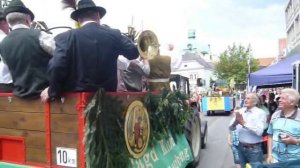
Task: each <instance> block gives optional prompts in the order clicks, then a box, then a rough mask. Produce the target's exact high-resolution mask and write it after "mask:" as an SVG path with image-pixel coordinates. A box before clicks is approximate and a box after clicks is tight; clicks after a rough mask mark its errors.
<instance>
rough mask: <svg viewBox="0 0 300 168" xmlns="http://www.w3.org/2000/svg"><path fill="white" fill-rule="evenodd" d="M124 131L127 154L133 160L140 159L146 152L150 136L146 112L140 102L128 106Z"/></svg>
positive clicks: (136, 101)
mask: <svg viewBox="0 0 300 168" xmlns="http://www.w3.org/2000/svg"><path fill="white" fill-rule="evenodd" d="M124 130H125V133H124V135H125V141H126V145H127V149H128V151H129V153H130V154H131V155H132V156H133V157H134V158H140V157H141V156H143V154H144V153H145V151H146V150H147V147H148V142H149V135H150V121H149V116H148V112H147V110H146V108H145V107H144V104H143V103H142V102H141V101H139V100H135V101H133V102H132V103H131V104H130V105H129V107H128V109H127V112H126V116H125V126H124Z"/></svg>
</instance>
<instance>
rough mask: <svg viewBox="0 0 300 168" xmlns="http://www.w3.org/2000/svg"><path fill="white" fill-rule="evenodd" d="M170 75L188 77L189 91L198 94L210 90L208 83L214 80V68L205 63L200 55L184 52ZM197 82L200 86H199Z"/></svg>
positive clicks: (210, 64)
mask: <svg viewBox="0 0 300 168" xmlns="http://www.w3.org/2000/svg"><path fill="white" fill-rule="evenodd" d="M172 74H179V75H182V76H185V77H188V78H189V82H190V91H191V92H192V93H193V92H197V93H200V92H205V91H208V90H210V81H211V79H212V78H214V66H213V64H212V63H210V62H207V61H205V60H204V59H203V58H202V55H201V54H197V53H191V52H186V53H185V54H183V55H182V59H181V62H180V63H179V65H178V67H177V68H176V69H174V71H173V72H172ZM197 81H198V82H197ZM199 81H200V82H201V86H199V84H200V83H199Z"/></svg>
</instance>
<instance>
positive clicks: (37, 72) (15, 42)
mask: <svg viewBox="0 0 300 168" xmlns="http://www.w3.org/2000/svg"><path fill="white" fill-rule="evenodd" d="M39 36H40V31H38V30H33V29H26V28H19V29H15V30H13V31H11V32H10V33H9V34H8V35H7V36H6V37H5V38H4V39H3V41H2V43H1V45H0V51H1V55H2V57H3V59H4V61H5V62H6V64H7V66H8V68H9V70H10V73H11V76H12V79H13V83H14V86H15V88H14V90H13V93H14V94H15V95H16V96H19V97H23V98H27V97H39V95H40V93H41V91H43V90H44V89H45V88H46V87H47V86H48V77H47V75H46V72H47V65H48V62H49V60H50V58H51V55H49V54H48V53H46V52H45V51H44V50H43V49H42V48H41V46H40V41H39Z"/></svg>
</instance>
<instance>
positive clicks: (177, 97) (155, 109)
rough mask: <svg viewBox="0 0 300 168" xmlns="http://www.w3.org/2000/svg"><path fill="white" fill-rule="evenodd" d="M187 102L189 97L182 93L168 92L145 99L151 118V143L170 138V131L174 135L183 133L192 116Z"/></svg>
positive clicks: (164, 91) (151, 95) (149, 95)
mask: <svg viewBox="0 0 300 168" xmlns="http://www.w3.org/2000/svg"><path fill="white" fill-rule="evenodd" d="M186 100H187V96H186V95H183V94H182V93H181V92H179V91H175V92H168V91H166V90H163V91H162V93H161V94H160V95H153V94H148V95H147V96H146V97H145V100H144V103H145V105H146V107H147V110H148V112H149V116H150V124H151V136H150V140H151V141H152V140H161V139H166V138H168V133H167V131H168V130H170V131H171V133H172V134H173V135H174V134H181V133H183V131H184V126H185V123H186V121H187V120H188V118H189V117H190V116H191V114H192V110H191V108H190V107H189V106H188V104H187V103H186V102H185V101H186ZM173 138H175V136H173Z"/></svg>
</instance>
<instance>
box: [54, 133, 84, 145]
mask: <svg viewBox="0 0 300 168" xmlns="http://www.w3.org/2000/svg"><path fill="white" fill-rule="evenodd" d="M78 143H79V140H78V134H66V133H52V134H51V144H52V147H53V148H56V147H66V148H77V145H78Z"/></svg>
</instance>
